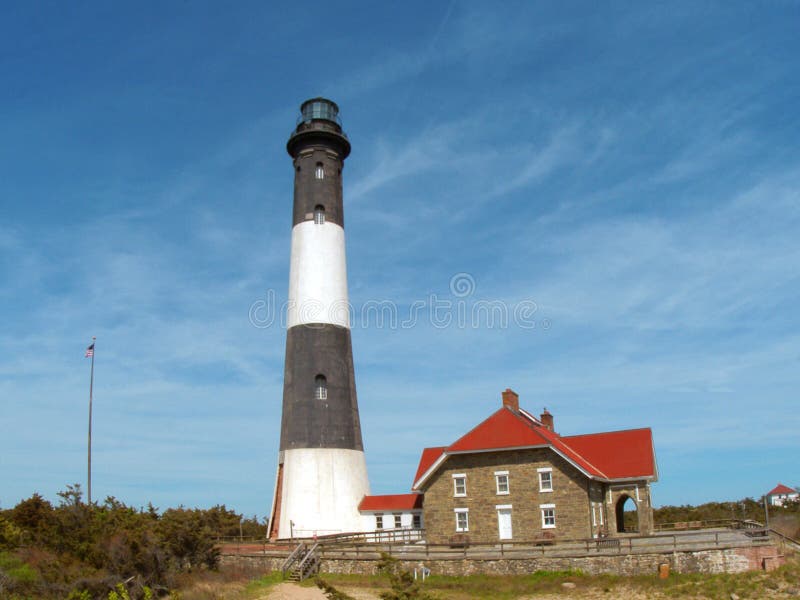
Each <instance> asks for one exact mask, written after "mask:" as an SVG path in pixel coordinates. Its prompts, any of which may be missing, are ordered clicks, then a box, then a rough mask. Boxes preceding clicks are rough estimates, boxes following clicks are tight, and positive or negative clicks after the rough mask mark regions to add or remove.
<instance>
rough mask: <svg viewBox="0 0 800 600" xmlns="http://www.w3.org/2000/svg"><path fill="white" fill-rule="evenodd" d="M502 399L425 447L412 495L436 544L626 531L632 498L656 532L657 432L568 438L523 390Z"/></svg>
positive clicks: (642, 522) (371, 501) (376, 501)
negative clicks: (460, 430) (449, 438)
mask: <svg viewBox="0 0 800 600" xmlns="http://www.w3.org/2000/svg"><path fill="white" fill-rule="evenodd" d="M502 398H503V404H502V407H501V408H500V410H498V411H497V412H495V413H494V414H492V415H491V416H490V417H489V418H487V419H486V420H485V421H483V422H482V423H480V424H479V425H478V426H476V427H475V428H474V429H472V430H471V431H470V432H468V433H467V434H465V435H464V436H462V437H461V438H459V439H458V440H456V441H455V442H454V443H452V444H451V445H449V446H442V447H436V448H425V449H424V450H423V452H422V457H421V459H420V462H419V467H418V469H417V474H416V476H415V478H414V484H413V486H412V491H414V492H416V493H418V494H424V500H423V499H422V498H420V501H421V505H422V517H421V522H422V523H424V527H425V538H426V539H427V541H428V542H429V543H493V542H497V541H501V540H515V539H518V540H536V539H543V540H547V539H555V538H561V539H572V538H586V537H592V536H595V537H596V536H600V535H618V534H621V533H626V526H625V523H624V513H625V504H626V502H630V503H631V504H632V508H635V509H636V511H637V516H638V518H637V521H638V522H637V525H638V527H636V528H637V529H638V531H639V532H640V533H642V534H647V533H651V532H652V528H653V516H652V515H653V512H652V506H651V502H650V484H651V483H653V482H654V481H657V479H658V471H657V466H656V459H655V453H654V449H653V438H652V433H651V431H650V429H649V428H645V429H632V430H627V431H614V432H606V433H595V434H588V435H576V436H563V437H562V436H560V435H559V434H558V433H556V432H555V431H554V427H553V415H552V414H550V413H549V412H548V411H547V410H546V409H545V411H544V412H543V413H542V415H541V417H540V418H539V419H537V418H535V417H534V416H533V415H531V414H530V413H528V412H527V411H525V410H523V409H521V408H520V406H519V396H518V395H517V394H516V393H515V392H513V391H511V390H510V389H507V390H506V391H505V392H503V394H502ZM381 498H386V499H387V500H386V501H382V500H381ZM389 498H392V497H390V496H386V497H381V496H367V497H366V498H365V499H364V501H362V504H361V513H362V515H364V514H365V510H364V509H365V507H366V506H375V507H379V508H380V511H379V512H380V514H382V515H386V514H389V512H390V510H391V509H390V504H391V503H390V502H389V501H388V499H389ZM411 498H413V495H412V496H409V500H408V502H410V499H411ZM414 506H417V504H416V501H415V504H414ZM398 511H400V509H398ZM400 512H402V511H400ZM375 514H376V516H377V514H379V513H378V512H375ZM391 514H395V513H394V512H392V513H391ZM401 519H402V517H401ZM384 526H385V521H384Z"/></svg>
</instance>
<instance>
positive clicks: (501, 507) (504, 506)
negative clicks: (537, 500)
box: [494, 504, 514, 510]
mask: <svg viewBox="0 0 800 600" xmlns="http://www.w3.org/2000/svg"><path fill="white" fill-rule="evenodd" d="M494 507H495V508H496V509H497V510H511V509H512V508H514V506H513V505H512V504H495V505H494Z"/></svg>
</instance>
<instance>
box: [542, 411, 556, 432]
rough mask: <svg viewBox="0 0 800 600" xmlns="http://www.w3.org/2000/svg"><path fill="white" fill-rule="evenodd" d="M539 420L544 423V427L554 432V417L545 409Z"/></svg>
mask: <svg viewBox="0 0 800 600" xmlns="http://www.w3.org/2000/svg"><path fill="white" fill-rule="evenodd" d="M539 420H540V421H541V422H542V425H544V426H545V427H547V428H548V429H549V430H550V431H553V415H551V414H550V412H549V411H548V410H547V409H546V408H545V409H544V411H543V412H542V414H541V416H540V417H539Z"/></svg>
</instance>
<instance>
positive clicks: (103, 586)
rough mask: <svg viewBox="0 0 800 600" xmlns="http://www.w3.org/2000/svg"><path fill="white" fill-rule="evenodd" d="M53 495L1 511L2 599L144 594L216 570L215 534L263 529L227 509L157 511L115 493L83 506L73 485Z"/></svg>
mask: <svg viewBox="0 0 800 600" xmlns="http://www.w3.org/2000/svg"><path fill="white" fill-rule="evenodd" d="M58 495H59V497H60V502H59V504H58V505H57V506H53V505H52V504H51V503H50V502H48V501H47V500H45V499H44V498H43V497H42V496H40V495H39V494H34V495H33V496H31V497H30V498H28V499H26V500H23V501H22V502H20V503H19V504H17V505H16V506H15V507H14V508H12V509H7V510H3V511H0V597H3V598H12V599H23V598H42V599H49V598H59V599H62V598H69V599H70V600H92V599H95V598H102V599H103V600H105V599H109V600H129V599H130V600H139V599H150V598H154V597H158V596H162V595H165V594H167V593H168V592H169V590H170V589H172V588H173V587H174V586H175V584H176V581H177V579H176V578H177V577H178V576H179V575H180V574H181V573H189V572H197V571H203V570H214V569H216V568H217V565H218V562H219V550H218V548H217V546H216V539H217V537H219V536H228V535H239V534H240V532H241V533H242V534H244V531H245V530H246V531H247V533H248V534H253V533H255V534H261V535H262V536H263V535H264V533H265V532H264V527H263V526H262V525H259V524H258V522H257V520H256V519H255V517H253V518H252V519H242V517H241V515H239V514H237V513H235V512H233V511H231V510H228V509H227V508H225V506H215V507H213V508H211V509H208V510H200V509H187V508H184V507H180V508H172V509H168V510H166V511H164V512H163V513H159V511H158V509H156V508H155V507H153V506H152V505H148V506H147V507H146V508H141V509H135V508H132V507H129V506H126V505H125V504H123V503H122V502H120V501H118V500H117V499H115V498H114V497H108V498H106V499H105V501H104V502H103V503H102V504H98V503H92V504H88V503H86V502H84V501H83V495H82V492H81V488H80V485H77V484H76V485H74V486H67V489H66V490H65V491H63V492H60V493H59V494H58Z"/></svg>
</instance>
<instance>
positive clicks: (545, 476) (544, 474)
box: [536, 467, 553, 492]
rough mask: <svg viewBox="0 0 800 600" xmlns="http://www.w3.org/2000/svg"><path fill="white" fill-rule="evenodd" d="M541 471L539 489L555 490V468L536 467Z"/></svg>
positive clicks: (543, 490) (544, 490)
mask: <svg viewBox="0 0 800 600" xmlns="http://www.w3.org/2000/svg"><path fill="white" fill-rule="evenodd" d="M536 470H537V471H538V472H539V491H540V492H552V491H553V469H551V468H550V467H545V468H543V469H536Z"/></svg>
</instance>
